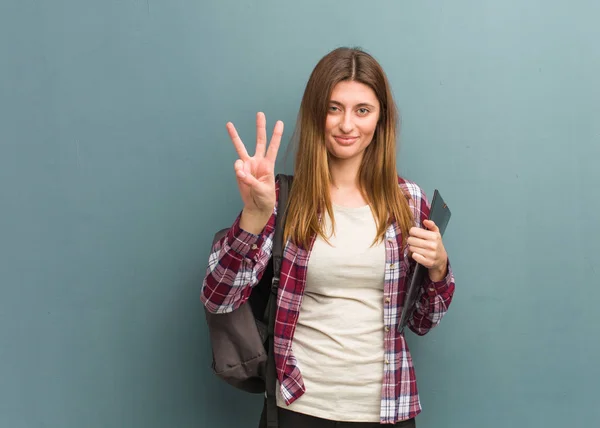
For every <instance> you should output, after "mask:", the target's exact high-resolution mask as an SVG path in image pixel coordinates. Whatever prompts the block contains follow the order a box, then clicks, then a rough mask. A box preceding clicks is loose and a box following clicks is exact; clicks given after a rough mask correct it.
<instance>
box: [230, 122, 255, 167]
mask: <svg viewBox="0 0 600 428" xmlns="http://www.w3.org/2000/svg"><path fill="white" fill-rule="evenodd" d="M226 127H227V132H228V133H229V138H231V141H232V143H233V147H235V151H236V152H237V154H238V156H239V157H240V159H241V160H242V161H245V160H247V159H249V158H250V156H248V152H247V151H246V146H244V143H243V142H242V139H241V138H240V136H239V135H238V133H237V130H236V129H235V126H233V123H231V122H228V123H227V125H226Z"/></svg>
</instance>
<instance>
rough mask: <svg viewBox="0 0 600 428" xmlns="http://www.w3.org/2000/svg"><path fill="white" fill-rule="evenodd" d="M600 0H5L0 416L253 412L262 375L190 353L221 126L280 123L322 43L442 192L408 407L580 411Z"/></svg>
mask: <svg viewBox="0 0 600 428" xmlns="http://www.w3.org/2000/svg"><path fill="white" fill-rule="evenodd" d="M599 17H600V6H599V3H598V2H596V1H592V0H590V1H574V2H570V3H569V4H567V2H559V1H547V0H546V1H541V0H532V1H527V2H523V1H517V0H508V1H503V2H498V1H491V0H483V1H481V0H480V1H467V0H458V1H453V2H442V1H389V2H386V1H379V2H364V1H361V2H358V1H350V0H346V1H345V2H333V1H332V2H322V1H315V0H303V1H296V2H291V1H260V2H258V1H253V2H240V1H233V0H226V1H223V0H221V1H191V0H171V1H164V0H163V1H159V0H128V1H125V0H121V1H117V0H104V1H91V0H77V1H75V0H55V1H52V2H39V1H33V0H3V1H2V2H1V3H0V200H1V203H2V214H1V216H0V426H1V427H2V428H4V427H7V428H21V427H52V428H58V427H61V428H62V427H103V428H105V427H144V428H154V427H204V426H206V427H215V428H216V427H230V426H236V427H253V426H255V419H256V418H257V416H258V413H259V410H260V409H259V407H260V397H256V396H247V395H245V394H242V393H237V392H235V391H233V390H231V389H230V388H229V387H227V386H225V385H223V384H221V383H220V382H218V381H217V380H216V378H214V377H213V376H212V374H211V373H210V371H209V363H210V350H209V348H208V339H207V331H206V328H205V325H204V319H203V312H202V308H201V306H200V303H199V290H200V283H201V279H202V276H203V274H204V269H205V266H206V259H207V256H208V250H209V246H210V241H211V237H212V233H213V232H214V231H215V230H216V229H218V228H221V227H225V226H228V225H229V224H230V223H231V221H232V220H233V219H234V217H235V215H236V214H237V212H238V210H239V209H240V207H241V203H240V200H239V196H238V195H237V193H236V185H235V180H234V174H233V172H232V168H233V166H232V165H233V162H234V160H235V152H234V150H233V147H232V146H231V143H230V142H229V140H228V138H227V133H226V131H225V123H226V122H227V121H228V120H232V121H234V122H235V123H236V125H237V126H238V128H239V130H240V134H241V135H242V137H245V139H246V141H247V142H248V144H249V145H251V146H253V144H254V140H253V135H254V114H255V112H256V111H257V110H263V111H265V112H266V114H267V119H268V122H269V127H271V126H272V125H273V124H274V122H275V120H276V119H282V120H283V121H284V122H285V123H286V125H287V127H286V136H287V137H289V136H290V135H291V132H292V130H293V127H294V121H295V117H296V114H297V110H298V105H299V101H300V97H301V95H302V91H303V88H304V85H305V83H306V80H307V78H308V75H309V73H310V71H311V70H312V68H313V66H314V65H315V64H316V62H317V61H318V59H319V58H320V57H321V56H322V55H324V54H325V53H326V52H328V51H329V50H331V49H333V48H335V47H337V46H340V45H351V46H353V45H358V46H362V47H363V48H365V49H367V50H368V51H370V52H371V53H372V54H374V55H375V56H376V57H377V58H378V59H379V60H380V61H381V63H382V64H383V66H384V68H385V69H386V71H387V73H388V75H389V78H390V80H391V83H392V85H393V89H394V93H395V96H396V98H397V102H398V105H399V107H400V109H401V112H402V124H403V128H402V138H401V147H402V148H401V151H400V153H399V159H400V164H401V168H402V170H401V172H402V173H403V174H404V175H406V176H407V177H408V178H411V179H414V180H416V181H417V182H418V183H419V184H421V185H422V187H424V188H425V190H426V191H427V192H428V193H429V194H430V195H431V194H432V192H433V189H434V188H435V187H437V188H439V189H440V190H441V191H442V193H443V195H444V197H445V198H446V199H447V201H448V203H449V204H450V205H451V208H452V210H453V214H454V216H453V219H452V221H451V223H450V226H449V228H448V231H447V235H446V239H445V241H446V245H447V248H448V251H449V253H450V257H451V261H452V263H453V265H454V269H455V272H456V277H457V291H456V295H455V301H454V303H453V305H452V307H451V310H450V312H449V313H448V316H447V317H446V319H445V320H444V322H443V323H442V325H441V326H440V327H439V328H438V329H436V330H434V331H433V332H432V333H431V334H430V335H428V336H426V337H424V338H416V337H415V336H412V335H411V336H410V337H409V341H410V344H411V348H412V350H413V354H414V358H415V363H416V369H417V375H418V379H419V385H420V389H421V391H422V402H423V405H424V413H423V414H422V416H420V417H419V426H421V427H440V426H444V427H448V428H450V427H473V428H477V427H482V426H485V427H487V428H495V427H505V426H515V427H525V426H527V427H547V428H550V427H557V428H558V427H563V426H565V425H567V424H569V425H571V426H578V427H584V426H586V427H591V426H598V425H599V423H600V410H599V406H598V396H597V382H598V379H599V376H600V370H599V369H598V361H600V340H599V336H600V327H599V323H598V316H597V314H598V310H597V305H598V301H599V300H600V291H599V288H600V287H599V281H598V272H599V271H600V264H599V262H598V254H599V252H600V231H599V226H598V212H599V211H600V202H599V200H598V198H599V192H598V185H599V184H600V172H599V169H598V167H597V162H598V158H599V155H600V149H599V147H600V122H599V120H598V111H599V107H600V105H599V104H600V102H599V100H600V90H599V85H598V81H597V77H598V76H599V75H600V54H599V50H598V44H597V43H598V40H600V26H599V25H598V20H599ZM286 141H287V140H286ZM284 152H285V150H282V154H283V153H284ZM280 160H283V156H280ZM288 164H290V165H291V159H290V161H289V162H288ZM593 166H594V167H593ZM280 169H281V170H283V169H284V166H283V162H280ZM288 171H289V169H288ZM232 409H235V410H238V412H237V414H234V412H233V411H232Z"/></svg>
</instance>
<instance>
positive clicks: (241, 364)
mask: <svg viewBox="0 0 600 428" xmlns="http://www.w3.org/2000/svg"><path fill="white" fill-rule="evenodd" d="M292 178H293V177H292V176H289V175H283V174H278V175H277V180H278V181H279V198H278V199H279V202H278V213H277V219H276V223H275V235H274V238H273V253H272V256H271V259H270V260H269V262H268V264H267V266H266V267H265V270H264V272H263V275H262V277H261V279H260V281H259V282H258V283H257V284H256V285H255V286H254V287H253V288H252V291H251V294H250V297H249V298H248V300H247V301H246V302H245V303H243V304H242V305H241V306H240V307H238V308H237V309H236V310H234V311H232V312H230V313H226V314H213V313H210V312H208V310H206V308H205V309H204V311H205V315H206V322H207V324H208V331H209V337H210V342H211V347H212V357H213V360H212V370H213V372H214V373H215V374H216V375H217V376H218V377H219V378H220V379H222V380H224V381H225V382H227V383H228V384H230V385H232V386H234V387H235V388H237V389H240V390H242V391H246V392H250V393H265V395H266V411H267V421H268V427H269V428H276V427H277V404H276V401H275V386H276V372H275V359H274V356H273V335H274V331H275V313H276V309H277V289H278V288H279V273H280V270H281V260H282V258H283V226H284V224H285V217H286V208H287V202H288V195H289V190H290V187H291V183H292ZM227 231H228V229H222V230H219V231H218V232H217V233H216V234H215V235H214V238H213V245H214V243H215V242H217V241H218V240H220V239H221V238H223V236H225V234H226V233H227Z"/></svg>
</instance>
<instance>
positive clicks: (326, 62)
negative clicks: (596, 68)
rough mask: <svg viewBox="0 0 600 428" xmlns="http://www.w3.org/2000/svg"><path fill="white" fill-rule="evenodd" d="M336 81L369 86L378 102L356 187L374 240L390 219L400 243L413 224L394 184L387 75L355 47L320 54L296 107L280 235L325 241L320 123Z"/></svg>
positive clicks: (326, 202)
mask: <svg viewBox="0 0 600 428" xmlns="http://www.w3.org/2000/svg"><path fill="white" fill-rule="evenodd" d="M342 81H356V82H360V83H363V84H365V85H367V86H369V87H370V88H371V89H372V90H373V91H374V92H375V95H376V96H377V99H378V100H379V104H380V117H379V121H378V123H377V127H376V129H375V134H374V136H373V141H372V142H371V144H369V146H368V147H367V148H366V150H365V154H364V156H363V159H362V163H361V166H360V170H359V186H360V191H361V192H362V194H363V197H364V198H365V200H366V201H367V202H368V204H369V205H370V207H371V211H372V212H373V216H374V218H375V221H376V224H377V236H376V237H375V240H374V243H376V242H380V241H381V240H383V239H384V237H385V231H386V229H387V227H388V226H389V224H390V223H391V222H392V221H393V220H395V221H396V222H397V223H398V225H399V226H400V230H401V232H402V245H404V244H405V243H406V238H407V237H408V231H409V229H410V228H411V226H412V225H413V215H412V212H411V210H410V207H409V205H408V201H407V196H405V195H404V194H403V192H402V191H401V189H400V187H399V186H398V173H397V170H396V137H397V131H396V128H397V122H398V113H397V109H396V105H395V103H394V100H393V97H392V93H391V90H390V85H389V83H388V80H387V77H386V75H385V73H384V71H383V69H382V68H381V66H380V65H379V63H378V62H377V61H376V60H375V59H374V58H373V57H372V56H371V55H369V54H368V53H366V52H364V51H362V50H360V49H355V48H338V49H335V50H333V51H332V52H330V53H329V54H327V55H326V56H324V57H323V58H322V59H321V60H320V61H319V62H318V64H317V65H316V67H315V68H314V70H313V72H312V74H311V76H310V78H309V80H308V83H307V85H306V89H305V91H304V96H303V97H302V103H301V105H300V113H299V117H298V124H297V127H296V138H297V147H296V150H297V152H296V160H295V166H294V183H293V185H292V189H291V191H290V198H289V205H288V211H287V219H286V224H285V229H284V239H285V240H287V239H288V238H290V239H291V240H292V241H293V242H294V243H295V244H296V245H298V246H300V247H304V248H308V246H309V244H310V242H311V239H312V237H313V236H315V235H319V236H321V237H322V238H323V239H325V240H326V241H327V239H328V236H326V234H325V233H326V232H325V230H324V225H323V223H321V222H320V221H319V214H320V213H327V214H328V215H329V217H330V218H331V219H332V222H333V218H334V216H333V207H332V204H331V197H330V194H329V185H330V181H331V176H330V171H329V164H328V160H329V155H328V151H327V148H326V146H325V121H326V118H327V108H328V106H329V101H330V97H331V93H332V91H333V88H334V87H335V85H337V84H338V83H339V82H342Z"/></svg>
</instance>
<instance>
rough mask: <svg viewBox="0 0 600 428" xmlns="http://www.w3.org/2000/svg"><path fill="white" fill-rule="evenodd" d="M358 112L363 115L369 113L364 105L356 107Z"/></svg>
mask: <svg viewBox="0 0 600 428" xmlns="http://www.w3.org/2000/svg"><path fill="white" fill-rule="evenodd" d="M358 114H359V115H361V116H365V115H367V114H369V110H368V109H366V108H364V107H361V108H359V109H358Z"/></svg>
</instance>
